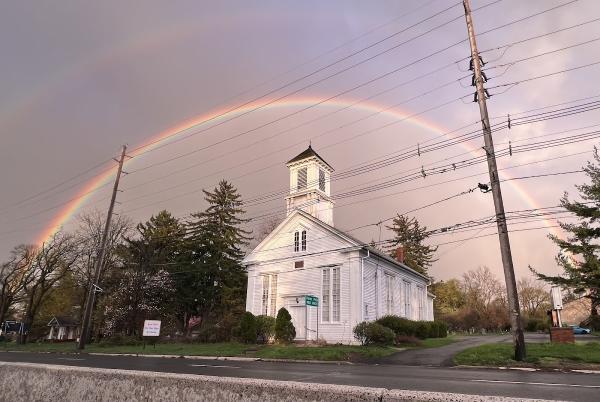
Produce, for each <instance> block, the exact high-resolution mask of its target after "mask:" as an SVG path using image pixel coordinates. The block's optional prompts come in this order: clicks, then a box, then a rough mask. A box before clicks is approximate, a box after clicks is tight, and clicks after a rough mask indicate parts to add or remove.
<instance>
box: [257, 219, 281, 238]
mask: <svg viewBox="0 0 600 402" xmlns="http://www.w3.org/2000/svg"><path fill="white" fill-rule="evenodd" d="M282 220H283V219H282V218H281V216H270V217H268V218H266V219H265V220H264V221H263V222H262V223H261V224H260V226H259V227H258V230H257V231H256V232H255V233H256V234H255V235H254V239H253V240H252V243H253V244H255V245H258V244H259V243H260V242H261V241H263V240H264V239H266V238H267V236H268V235H270V234H271V232H273V230H275V228H276V227H277V226H279V224H280V223H281V222H282Z"/></svg>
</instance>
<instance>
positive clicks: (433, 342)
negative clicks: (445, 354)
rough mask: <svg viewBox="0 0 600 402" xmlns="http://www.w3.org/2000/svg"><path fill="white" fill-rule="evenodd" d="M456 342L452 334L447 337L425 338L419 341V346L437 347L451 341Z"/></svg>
mask: <svg viewBox="0 0 600 402" xmlns="http://www.w3.org/2000/svg"><path fill="white" fill-rule="evenodd" d="M454 342H458V339H456V338H455V337H453V336H449V337H447V338H427V339H423V340H422V341H421V347H423V348H439V347H441V346H446V345H450V344H451V343H454Z"/></svg>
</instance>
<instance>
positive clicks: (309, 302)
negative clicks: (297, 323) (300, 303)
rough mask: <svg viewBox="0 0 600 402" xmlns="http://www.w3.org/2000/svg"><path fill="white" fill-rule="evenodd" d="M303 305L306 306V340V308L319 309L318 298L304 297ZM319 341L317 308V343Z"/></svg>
mask: <svg viewBox="0 0 600 402" xmlns="http://www.w3.org/2000/svg"><path fill="white" fill-rule="evenodd" d="M304 304H305V305H306V320H305V322H306V328H305V330H306V332H305V333H306V339H307V340H308V307H309V306H311V307H319V298H318V297H317V296H309V295H306V296H304ZM318 340H319V309H318V308H317V341H318Z"/></svg>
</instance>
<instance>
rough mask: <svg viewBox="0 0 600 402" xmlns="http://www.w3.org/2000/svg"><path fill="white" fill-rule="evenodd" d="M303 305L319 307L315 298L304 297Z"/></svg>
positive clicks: (317, 299)
mask: <svg viewBox="0 0 600 402" xmlns="http://www.w3.org/2000/svg"><path fill="white" fill-rule="evenodd" d="M304 303H305V304H306V305H307V306H314V307H319V298H318V297H316V296H304Z"/></svg>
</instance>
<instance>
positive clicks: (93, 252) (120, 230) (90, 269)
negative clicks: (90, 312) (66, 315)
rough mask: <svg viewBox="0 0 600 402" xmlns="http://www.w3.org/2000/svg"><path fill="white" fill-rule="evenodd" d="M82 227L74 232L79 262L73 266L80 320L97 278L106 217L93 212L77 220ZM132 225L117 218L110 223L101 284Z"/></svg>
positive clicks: (126, 219)
mask: <svg viewBox="0 0 600 402" xmlns="http://www.w3.org/2000/svg"><path fill="white" fill-rule="evenodd" d="M77 219H78V221H79V227H78V228H77V231H76V232H75V238H76V243H77V247H78V249H79V252H78V256H77V259H76V260H75V262H74V264H73V277H74V279H75V282H76V284H77V288H78V293H79V297H78V299H79V301H78V305H79V312H80V313H79V314H80V317H79V318H80V319H81V315H82V314H83V309H84V307H85V303H86V301H87V300H86V299H87V295H88V292H89V287H90V286H91V284H92V281H93V278H94V267H95V265H94V264H95V262H96V258H97V256H98V248H99V247H100V242H101V239H102V231H103V230H104V220H105V219H106V217H105V216H104V213H102V212H100V211H98V210H93V211H91V212H88V213H84V214H80V215H79V216H78V217H77ZM132 227H133V223H132V222H131V220H130V219H129V218H127V217H124V216H122V215H118V216H116V217H115V218H114V219H113V220H112V223H111V227H110V231H109V234H108V240H107V243H106V250H105V252H104V259H103V261H102V266H101V270H100V280H101V281H102V279H104V278H105V276H106V273H107V271H109V270H110V269H111V268H113V267H115V266H116V253H115V250H116V248H117V246H118V245H119V244H120V243H121V240H122V238H123V236H126V235H127V234H129V232H130V231H131V230H132Z"/></svg>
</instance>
